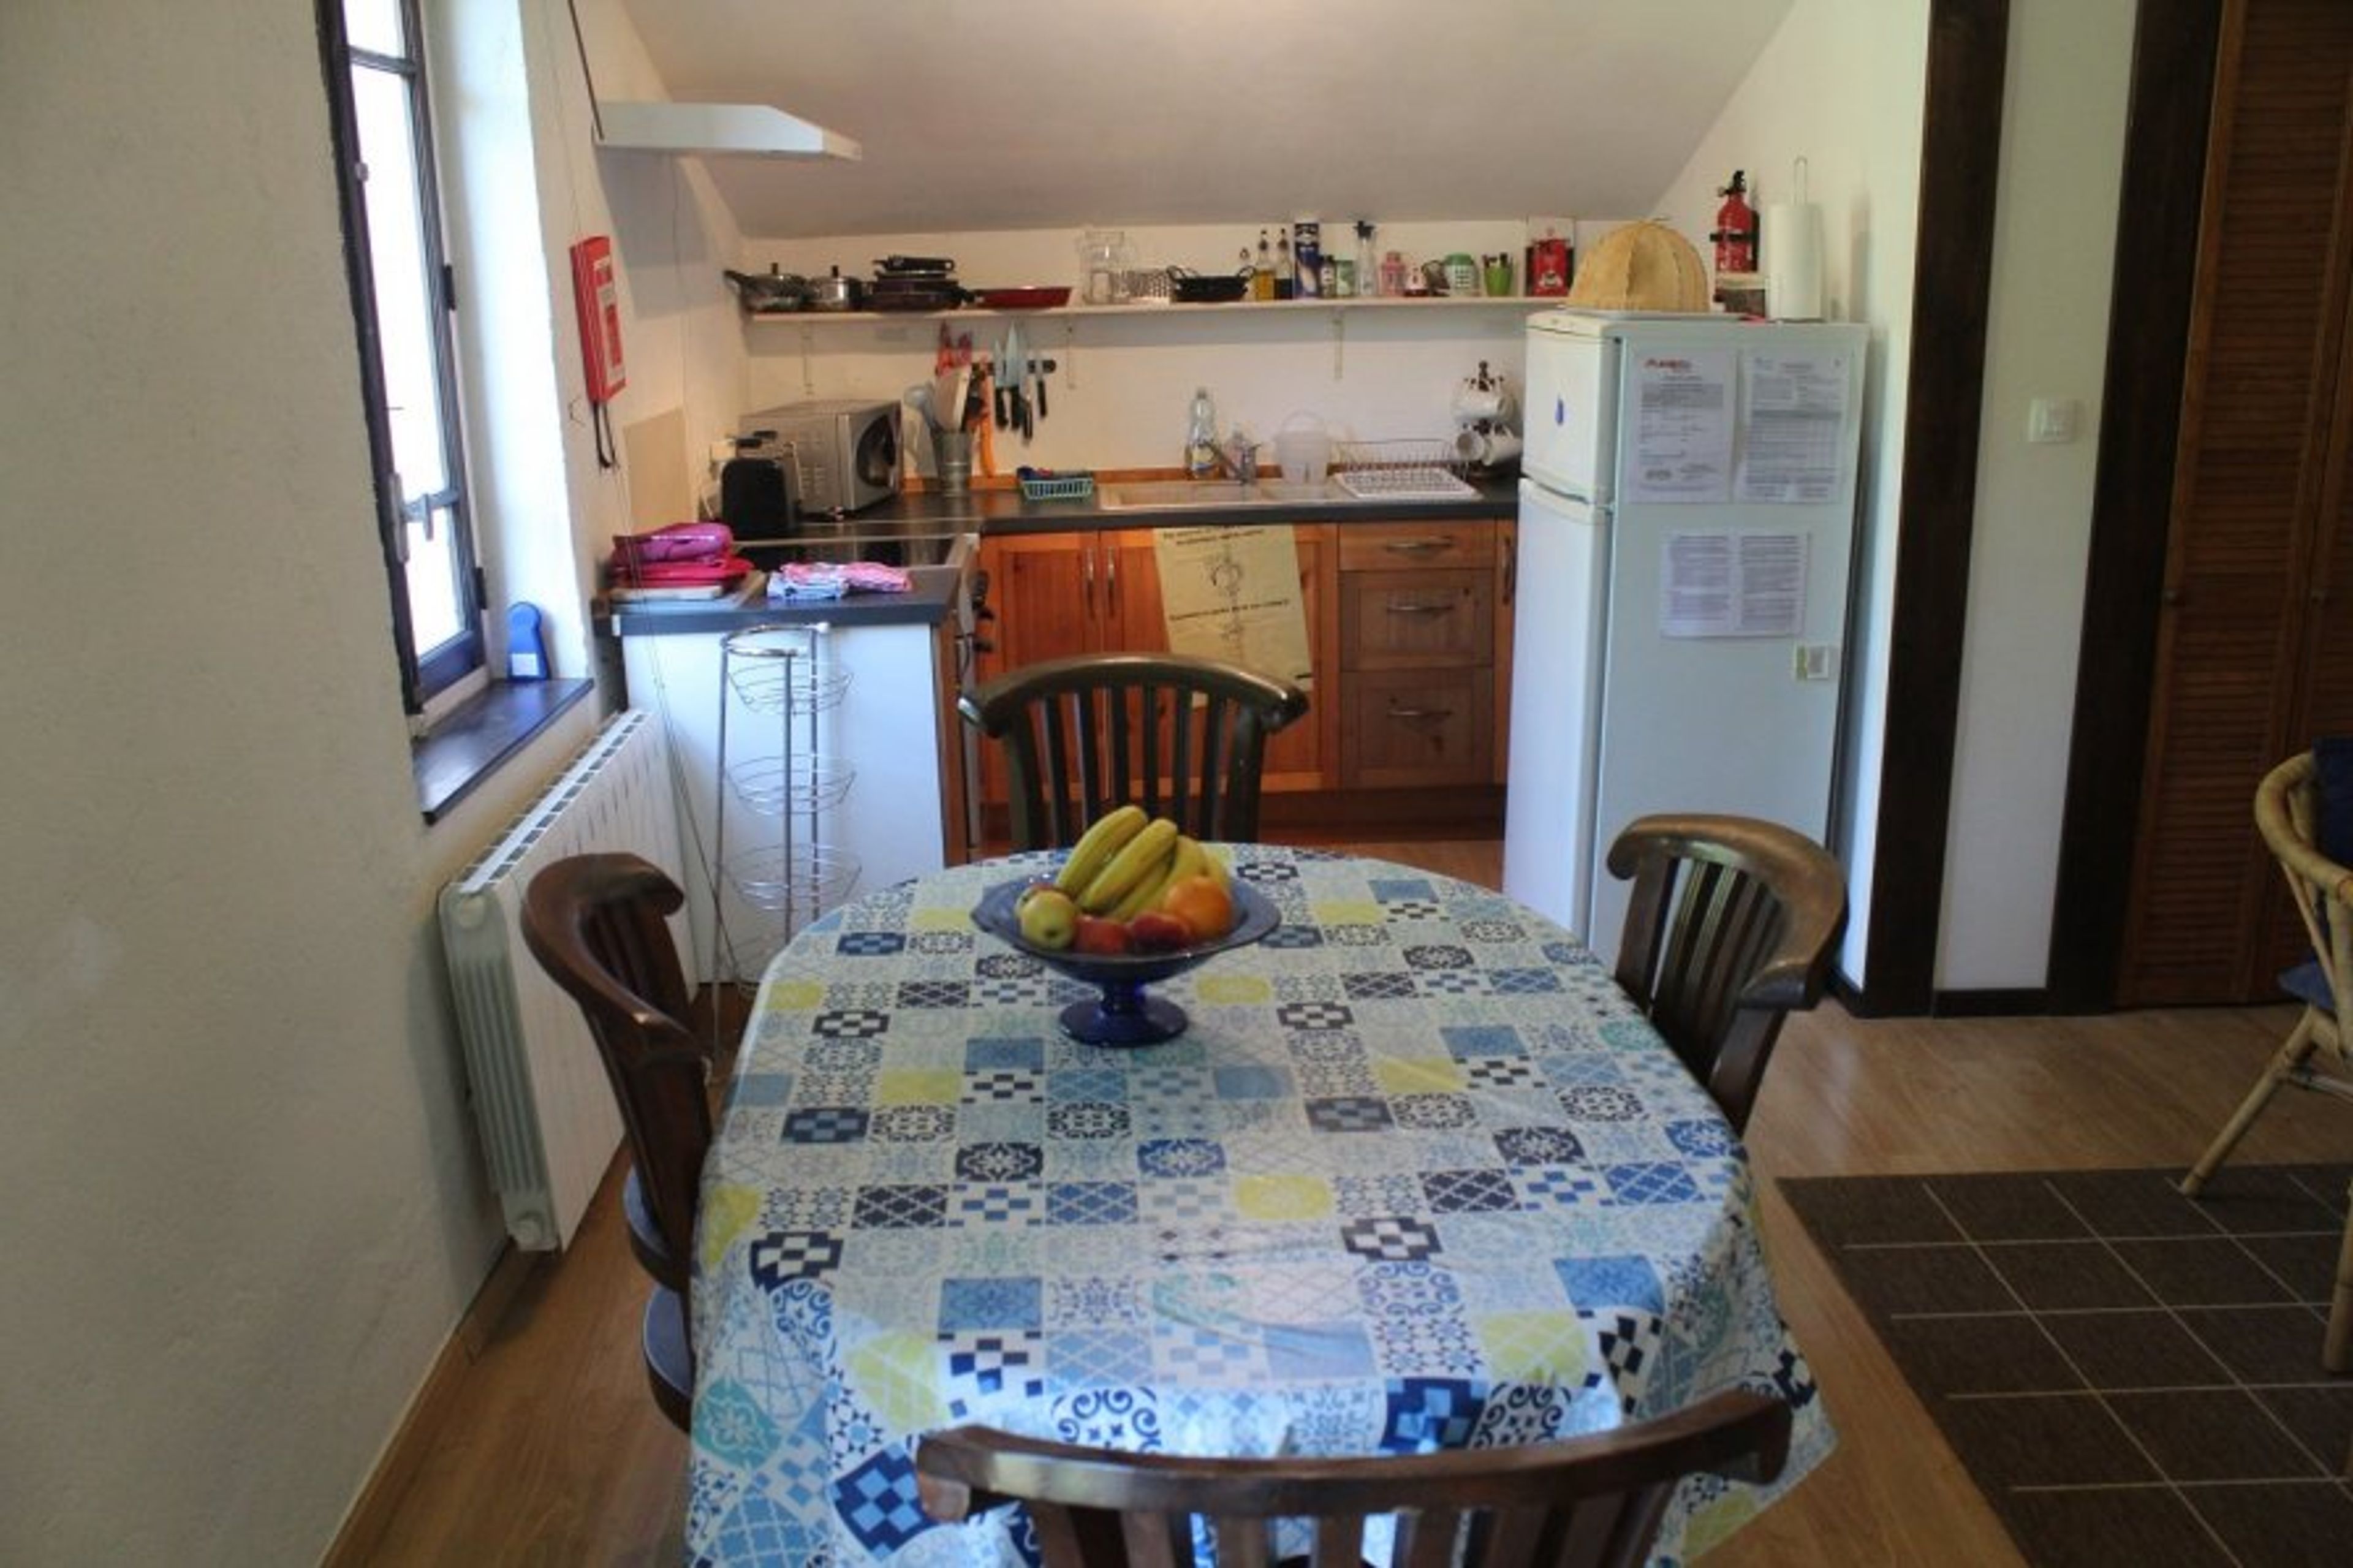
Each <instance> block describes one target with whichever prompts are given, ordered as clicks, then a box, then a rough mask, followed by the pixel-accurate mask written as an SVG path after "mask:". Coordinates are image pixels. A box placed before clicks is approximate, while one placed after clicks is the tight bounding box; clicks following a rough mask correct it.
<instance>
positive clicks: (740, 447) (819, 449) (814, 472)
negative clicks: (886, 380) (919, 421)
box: [736, 398, 899, 514]
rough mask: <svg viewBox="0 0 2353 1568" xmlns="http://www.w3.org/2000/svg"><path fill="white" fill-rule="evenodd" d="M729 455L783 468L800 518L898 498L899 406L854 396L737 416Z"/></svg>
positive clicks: (791, 404) (788, 405)
mask: <svg viewBox="0 0 2353 1568" xmlns="http://www.w3.org/2000/svg"><path fill="white" fill-rule="evenodd" d="M736 450H737V453H738V455H739V456H741V457H744V458H766V459H768V460H771V461H774V462H776V463H780V464H782V465H784V466H785V467H786V468H789V469H790V470H791V473H792V479H793V483H792V493H793V497H794V500H795V502H796V503H797V507H798V510H800V511H801V512H802V513H804V514H807V513H813V512H833V513H837V514H838V513H841V512H846V511H856V510H859V509H860V508H861V507H869V506H872V505H873V504H874V503H875V502H876V501H880V500H889V499H890V498H891V497H892V496H894V495H897V494H898V493H899V405H898V404H896V403H895V402H893V403H875V402H868V401H864V400H860V399H857V398H831V399H824V400H819V401H817V402H811V403H785V404H779V405H777V406H776V407H774V408H763V409H760V410H758V411H757V412H755V413H752V414H746V415H745V416H744V418H743V420H742V422H741V423H740V424H739V426H737V440H736Z"/></svg>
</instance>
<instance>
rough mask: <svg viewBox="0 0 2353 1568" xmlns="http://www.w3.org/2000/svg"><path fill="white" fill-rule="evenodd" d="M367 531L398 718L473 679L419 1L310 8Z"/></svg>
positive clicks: (473, 572) (478, 640)
mask: <svg viewBox="0 0 2353 1568" xmlns="http://www.w3.org/2000/svg"><path fill="white" fill-rule="evenodd" d="M319 17H320V38H321V43H322V50H323V52H324V56H325V60H326V77H327V99H328V106H329V114H330V118H331V119H332V124H333V130H334V140H335V150H336V155H337V158H336V161H337V166H338V167H339V169H340V170H341V172H342V176H343V178H342V186H343V228H344V233H345V236H346V243H345V247H344V253H345V256H346V258H347V260H348V263H349V266H350V268H351V280H352V309H353V315H354V317H355V318H356V319H357V323H358V329H359V345H360V360H361V373H362V374H361V379H362V382H363V384H364V388H365V395H366V405H367V408H366V411H367V423H368V444H369V448H370V451H371V453H372V455H373V457H374V459H375V489H376V511H377V514H378V515H377V531H378V533H379V535H380V537H381V539H382V541H383V544H384V556H385V578H386V581H387V583H388V584H389V586H390V590H391V594H392V622H393V637H394V640H395V642H396V644H397V645H398V649H399V655H400V667H401V694H402V698H403V700H404V701H405V702H406V705H407V708H408V710H409V711H410V712H412V713H417V712H421V711H423V710H424V707H425V704H426V702H427V700H429V699H431V698H432V697H434V696H436V695H437V694H438V693H440V692H443V691H446V690H448V689H449V688H450V687H451V686H453V685H455V684H456V683H457V682H458V681H459V680H461V679H465V677H467V676H468V675H470V674H471V673H472V672H473V671H475V670H478V669H480V668H482V665H483V661H484V658H485V654H484V641H483V635H482V602H483V600H482V587H481V574H480V570H479V568H478V567H477V565H476V563H475V560H474V550H473V542H472V531H471V529H470V522H469V518H468V511H467V500H466V460H465V447H464V445H463V443H462V441H461V439H460V437H459V407H458V384H457V372H456V358H455V354H454V352H453V345H452V340H451V332H450V326H451V317H452V315H453V314H454V311H455V309H456V304H457V300H456V287H455V281H454V279H453V278H452V275H451V273H450V269H449V267H448V262H447V260H446V259H445V251H444V249H443V246H442V235H441V212H440V202H439V196H438V186H437V183H436V181H435V178H434V158H433V137H432V128H431V122H430V120H429V117H428V116H427V105H426V89H425V41H424V35H423V29H422V27H421V26H420V25H419V19H418V11H417V0H319Z"/></svg>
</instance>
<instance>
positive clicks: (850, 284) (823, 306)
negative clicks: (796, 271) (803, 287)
mask: <svg viewBox="0 0 2353 1568" xmlns="http://www.w3.org/2000/svg"><path fill="white" fill-rule="evenodd" d="M807 289H808V306H809V309H810V310H857V309H858V308H859V307H860V306H861V305H863V304H865V302H866V285H864V284H863V283H860V281H859V280H858V279H855V278H844V277H843V276H842V275H841V268H839V267H837V268H834V269H833V270H832V271H831V272H830V273H829V274H828V275H827V276H826V277H823V278H818V279H812V280H811V281H810V282H809V284H808V285H807Z"/></svg>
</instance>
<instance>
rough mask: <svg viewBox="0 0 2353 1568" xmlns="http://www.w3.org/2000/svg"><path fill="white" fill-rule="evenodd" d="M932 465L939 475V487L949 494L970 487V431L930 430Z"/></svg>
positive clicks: (958, 492)
mask: <svg viewBox="0 0 2353 1568" xmlns="http://www.w3.org/2000/svg"><path fill="white" fill-rule="evenodd" d="M932 461H933V467H934V469H935V471H936V472H937V473H938V475H939V480H940V489H942V490H944V491H945V492H947V493H949V494H952V495H953V494H960V493H962V492H963V491H965V490H968V489H971V488H972V432H971V431H969V430H934V431H933V432H932Z"/></svg>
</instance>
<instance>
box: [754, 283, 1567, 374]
mask: <svg viewBox="0 0 2353 1568" xmlns="http://www.w3.org/2000/svg"><path fill="white" fill-rule="evenodd" d="M1567 302H1568V301H1567V300H1563V299H1560V298H1558V297H1556V296H1546V297H1543V298H1536V299H1532V298H1530V297H1528V296H1526V295H1524V294H1514V295H1507V296H1503V297H1498V298H1489V297H1487V296H1485V295H1482V296H1480V297H1478V298H1476V299H1472V298H1468V297H1464V298H1456V297H1454V296H1451V295H1440V296H1438V297H1436V298H1424V299H1419V300H1414V299H1403V300H1399V299H1372V300H1219V301H1216V302H1214V303H1209V304H1199V305H1179V304H1173V303H1166V302H1161V301H1155V302H1153V303H1151V304H1145V305H1134V304H1130V305H1054V306H1050V307H1048V308H1046V309H1044V310H977V309H975V310H746V311H744V320H745V321H752V322H756V323H758V324H760V325H763V326H765V325H768V324H770V323H776V324H779V325H793V326H797V327H799V328H800V340H801V388H802V390H803V391H804V392H806V393H807V394H808V395H811V396H815V395H816V388H817V372H816V366H815V363H814V360H813V355H814V353H815V352H816V342H817V335H818V330H819V329H820V328H822V329H824V330H825V331H833V330H835V329H837V328H841V327H847V326H857V325H863V326H869V327H875V326H885V327H887V326H892V325H896V324H898V323H901V322H913V321H942V322H945V321H1040V320H1050V321H1060V322H1061V323H1062V349H1061V363H1062V371H1063V374H1064V376H1065V378H1066V383H1067V384H1069V385H1071V386H1076V385H1077V384H1078V339H1077V335H1076V334H1077V331H1078V321H1079V319H1080V318H1081V317H1085V316H1093V317H1105V318H1125V319H1127V320H1131V321H1143V320H1147V319H1155V318H1158V319H1166V318H1171V317H1173V318H1175V319H1177V320H1180V321H1189V320H1192V319H1194V318H1197V317H1203V316H1228V317H1229V316H1234V315H1242V316H1251V317H1256V318H1258V319H1259V320H1261V321H1272V320H1274V319H1276V318H1278V317H1282V316H1285V315H1290V316H1299V315H1309V316H1317V317H1321V318H1323V319H1324V320H1325V321H1329V322H1330V323H1331V328H1332V379H1333V380H1334V381H1339V380H1342V379H1344V378H1345V367H1346V356H1347V337H1348V318H1349V317H1350V316H1353V315H1356V314H1357V313H1358V312H1360V311H1366V310H1369V311H1376V312H1378V311H1388V312H1390V313H1393V314H1398V315H1401V316H1402V315H1412V314H1414V313H1416V312H1420V313H1423V314H1436V315H1444V314H1447V313H1449V312H1453V313H1458V314H1459V313H1464V312H1469V313H1475V314H1479V315H1496V314H1501V313H1504V312H1511V313H1514V314H1525V313H1526V312H1528V311H1531V310H1552V309H1556V308H1558V307H1560V306H1563V305H1566V304H1567Z"/></svg>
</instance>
